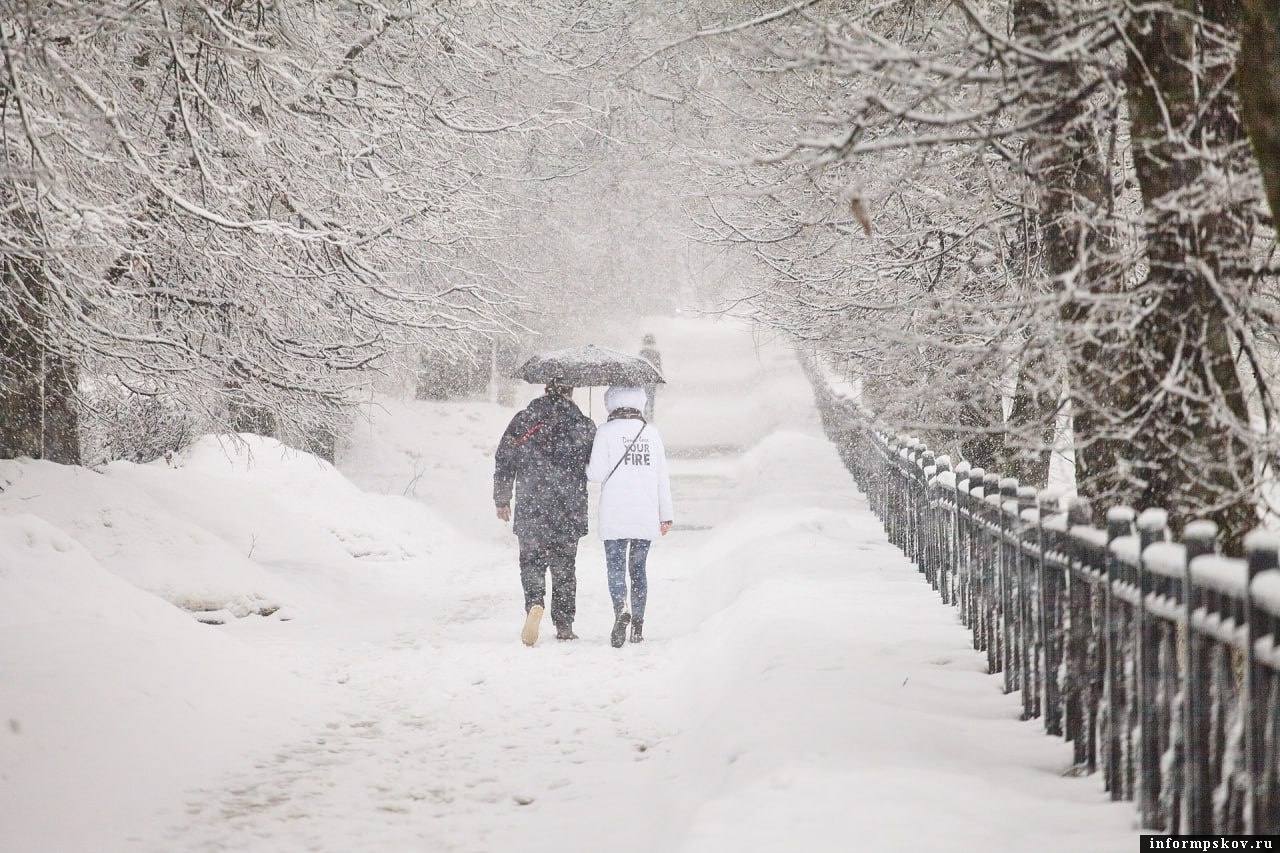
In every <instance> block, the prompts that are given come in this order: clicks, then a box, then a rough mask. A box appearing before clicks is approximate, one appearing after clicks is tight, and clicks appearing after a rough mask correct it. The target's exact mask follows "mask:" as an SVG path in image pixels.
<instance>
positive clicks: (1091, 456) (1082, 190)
mask: <svg viewBox="0 0 1280 853" xmlns="http://www.w3.org/2000/svg"><path fill="white" fill-rule="evenodd" d="M1012 16H1013V28H1014V32H1015V34H1016V35H1017V36H1018V38H1019V39H1021V40H1023V41H1025V42H1027V43H1029V44H1030V45H1032V46H1034V47H1036V48H1037V49H1039V50H1041V51H1043V52H1046V53H1048V52H1052V51H1054V50H1055V49H1056V48H1057V47H1058V46H1059V45H1058V44H1057V42H1058V40H1059V39H1060V38H1061V35H1060V34H1061V33H1063V32H1070V28H1069V26H1067V25H1068V24H1069V23H1070V21H1069V20H1068V13H1067V12H1066V11H1065V10H1064V6H1063V4H1062V2H1061V0H1015V2H1014V3H1013V6H1012ZM1083 72H1084V69H1083V68H1082V67H1081V66H1080V65H1078V64H1075V65H1073V64H1066V63H1063V64H1060V65H1056V66H1052V67H1051V68H1049V69H1047V70H1046V72H1045V73H1044V76H1043V77H1042V78H1041V79H1040V81H1039V87H1038V89H1037V90H1036V94H1035V95H1033V97H1032V98H1031V99H1030V104H1029V110H1028V112H1030V113H1040V114H1044V115H1046V116H1047V118H1046V119H1045V121H1044V122H1043V123H1042V125H1041V126H1040V127H1038V128H1037V129H1036V130H1035V131H1034V132H1033V133H1032V134H1031V135H1030V136H1029V137H1028V140H1027V145H1026V151H1025V158H1026V159H1025V167H1026V170H1027V173H1028V177H1029V179H1030V181H1031V183H1032V185H1033V187H1034V190H1035V192H1036V199H1035V201H1036V206H1037V208H1038V212H1039V217H1038V218H1039V223H1038V224H1039V228H1040V232H1041V236H1040V245H1041V246H1042V247H1043V249H1042V253H1041V264H1042V266H1043V273H1044V274H1045V275H1046V276H1047V277H1048V279H1049V280H1050V281H1051V282H1052V286H1053V287H1055V288H1058V289H1062V290H1068V291H1071V292H1082V293H1085V294H1103V293H1109V292H1111V293H1114V292H1116V291H1118V290H1119V289H1120V288H1121V287H1122V286H1123V285H1122V277H1121V276H1120V275H1119V273H1118V272H1117V270H1116V269H1115V268H1114V264H1113V263H1112V262H1110V261H1109V260H1108V256H1109V255H1110V250H1111V249H1112V247H1113V245H1114V244H1115V242H1116V238H1115V233H1114V227H1113V226H1112V222H1113V221H1114V220H1113V217H1112V214H1111V213H1110V206H1111V188H1110V185H1109V183H1108V180H1107V169H1106V163H1105V159H1104V156H1103V152H1102V151H1101V150H1100V149H1099V147H1098V143H1097V140H1096V138H1095V134H1094V129H1095V128H1094V122H1095V119H1094V118H1093V116H1092V115H1090V113H1089V111H1088V107H1089V104H1088V102H1087V100H1086V99H1084V98H1082V97H1078V96H1077V93H1079V92H1081V91H1083V90H1084V89H1085V88H1086V86H1085V84H1086V80H1085V79H1084V76H1083ZM1058 321H1059V324H1060V327H1061V331H1062V334H1063V336H1064V340H1063V348H1064V349H1065V351H1066V358H1067V364H1066V383H1065V384H1066V386H1067V393H1068V397H1069V400H1070V404H1071V406H1070V408H1071V414H1072V432H1073V435H1074V446H1075V460H1076V472H1075V473H1076V488H1077V491H1079V493H1080V494H1081V495H1084V496H1087V497H1089V498H1091V499H1092V503H1093V505H1094V506H1095V508H1096V509H1097V511H1098V512H1100V513H1101V512H1105V509H1106V507H1107V506H1108V505H1109V504H1110V503H1114V502H1120V501H1124V500H1126V498H1127V497H1128V496H1127V495H1126V489H1125V483H1126V480H1127V478H1126V474H1125V464H1124V440H1123V424H1122V420H1123V412H1124V411H1125V409H1126V408H1127V407H1126V405H1125V402H1126V400H1127V398H1128V396H1129V394H1128V392H1127V388H1128V386H1129V382H1128V381H1127V380H1126V379H1125V378H1124V377H1117V376H1116V373H1115V370H1114V365H1115V358H1114V354H1115V351H1116V350H1117V349H1118V348H1119V341H1118V340H1117V332H1116V326H1115V324H1113V323H1112V321H1111V318H1110V317H1109V316H1108V315H1107V312H1106V311H1105V310H1104V309H1102V308H1099V307H1097V306H1096V305H1094V304H1093V300H1091V299H1089V298H1088V297H1087V296H1086V297H1085V298H1083V299H1078V300H1070V301H1067V302H1065V303H1064V304H1063V306H1062V308H1061V310H1060V312H1059V316H1058ZM1117 379H1120V380H1121V381H1117ZM1036 383H1038V387H1034V388H1033V389H1032V390H1031V391H1029V392H1023V391H1021V389H1022V387H1023V386H1028V385H1031V386H1034V385H1036ZM1061 384H1062V380H1061V378H1060V374H1058V373H1057V372H1056V371H1049V370H1045V369H1034V367H1033V369H1026V368H1024V369H1023V371H1022V377H1021V381H1020V382H1019V388H1020V395H1019V396H1020V397H1026V398H1027V399H1026V400H1024V401H1020V399H1019V398H1015V401H1014V410H1013V412H1012V413H1011V415H1010V421H1011V426H1021V428H1022V429H1023V430H1024V431H1025V430H1027V429H1028V425H1029V424H1030V422H1031V419H1033V418H1035V417H1039V418H1041V419H1044V420H1045V422H1042V423H1040V424H1039V425H1038V429H1039V430H1040V434H1041V435H1042V436H1045V437H1046V438H1047V439H1048V440H1052V437H1053V433H1054V426H1055V424H1054V422H1053V419H1056V418H1057V416H1058V413H1059V411H1060V406H1059V401H1058V394H1059V393H1060V386H1061ZM1037 398H1038V399H1037ZM1020 402H1021V405H1020ZM1046 444H1047V442H1046ZM1023 457H1024V458H1023V461H1024V464H1023V465H1022V466H1021V469H1022V473H1021V474H1019V477H1020V478H1022V477H1026V476H1028V475H1029V474H1031V473H1032V472H1038V471H1039V470H1040V468H1041V467H1043V469H1044V474H1042V475H1041V476H1042V477H1043V476H1047V467H1048V452H1045V453H1044V454H1043V456H1042V460H1043V461H1042V462H1038V463H1033V462H1031V461H1030V460H1027V459H1026V458H1025V454H1023ZM1038 479H1039V478H1037V480H1038ZM1032 482H1035V481H1032Z"/></svg>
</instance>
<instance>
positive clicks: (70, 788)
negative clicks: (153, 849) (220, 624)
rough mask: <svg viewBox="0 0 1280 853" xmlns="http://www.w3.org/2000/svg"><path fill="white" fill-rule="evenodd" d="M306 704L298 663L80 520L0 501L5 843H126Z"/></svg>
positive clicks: (83, 846) (62, 846) (31, 847)
mask: <svg viewBox="0 0 1280 853" xmlns="http://www.w3.org/2000/svg"><path fill="white" fill-rule="evenodd" d="M42 473H47V472H42ZM68 497H73V495H68ZM308 704H309V701H308V695H307V694H306V693H305V691H304V690H303V689H302V687H301V685H300V683H299V682H298V681H297V680H296V679H294V678H293V677H292V676H290V675H289V674H288V673H287V672H283V671H279V670H277V669H275V668H274V667H272V666H270V665H269V664H267V663H264V662H263V661H262V660H261V656H260V655H257V654H255V653H254V652H253V651H252V650H250V649H249V648H246V647H244V646H243V645H241V644H240V643H238V642H237V641H235V640H234V639H232V638H229V637H227V636H225V635H222V634H221V633H219V632H218V631H216V630H214V629H212V628H210V627H208V626H205V625H201V624H199V623H198V622H196V621H195V620H193V619H191V618H190V617H189V616H187V615H186V614H184V613H182V612H181V611H179V610H177V609H176V608H174V607H173V606H171V605H169V604H167V603H165V602H164V601H162V600H160V599H159V598H156V597H155V596H153V595H151V594H150V593H147V592H144V591H142V590H140V589H138V588H136V587H134V586H133V585H131V584H129V583H127V582H125V581H123V580H121V579H120V578H118V577H116V576H115V574H113V573H112V572H110V571H108V570H107V569H105V568H104V567H103V566H102V565H101V564H100V563H99V562H98V561H97V560H95V559H94V558H93V556H92V555H91V554H90V553H89V552H88V550H86V548H85V547H84V546H83V545H81V544H80V543H79V542H77V541H76V540H75V539H73V538H72V537H71V536H70V535H69V534H68V533H66V532H63V531H61V530H58V529H57V528H55V527H54V526H53V525H51V524H49V523H48V522H47V521H45V520H42V519H40V518H37V517H36V516H34V515H30V514H13V513H6V514H5V515H3V516H0V849H3V850H13V851H20V850H21V851H45V850H48V851H53V850H67V851H71V850H106V849H115V848H116V845H117V844H118V843H119V842H120V841H121V840H122V839H125V838H127V837H128V836H129V835H130V834H131V833H132V832H134V831H136V830H137V829H138V821H140V820H145V819H146V818H147V817H148V816H149V815H150V814H151V812H152V811H153V810H154V809H155V808H156V807H157V806H159V805H160V804H162V803H168V802H170V801H172V800H173V799H174V798H175V797H176V796H177V792H178V791H179V790H180V789H181V787H184V786H185V785H186V784H187V783H189V782H190V780H191V779H193V778H200V777H201V776H203V775H205V774H207V773H214V772H219V771H223V770H226V769H227V767H228V765H229V764H230V763H231V761H232V760H233V759H232V758H231V757H232V756H235V755H238V754H240V753H241V751H242V750H245V749H246V748H250V747H252V746H253V745H255V744H266V743H273V742H275V741H276V740H278V739H279V738H280V737H282V736H283V735H284V734H285V733H286V731H287V730H288V727H289V726H290V725H291V721H292V719H293V716H292V714H291V713H290V710H289V709H294V708H305V707H307V705H308Z"/></svg>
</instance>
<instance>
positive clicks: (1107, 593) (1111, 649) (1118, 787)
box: [1102, 506, 1134, 800]
mask: <svg viewBox="0 0 1280 853" xmlns="http://www.w3.org/2000/svg"><path fill="white" fill-rule="evenodd" d="M1133 519H1134V512H1133V510H1132V509H1130V508H1129V507H1127V506H1118V507H1112V508H1111V509H1110V510H1108V511H1107V553H1106V555H1105V559H1104V560H1103V571H1104V572H1105V573H1106V578H1105V582H1104V583H1103V621H1104V622H1105V623H1106V625H1105V626H1104V629H1103V632H1102V638H1103V642H1104V643H1105V644H1106V647H1105V649H1104V651H1103V660H1104V661H1105V668H1104V674H1103V679H1104V680H1103V688H1102V689H1103V696H1104V697H1105V702H1106V704H1107V724H1106V729H1107V731H1106V755H1107V772H1106V788H1107V790H1108V791H1110V792H1111V799H1113V800H1123V799H1124V791H1125V783H1124V780H1125V776H1124V773H1123V758H1122V756H1123V752H1122V750H1121V732H1122V731H1123V726H1124V720H1123V717H1124V716H1127V715H1123V714H1121V713H1120V707H1121V706H1127V705H1128V699H1129V697H1128V696H1127V695H1126V693H1125V687H1124V653H1123V651H1122V649H1121V644H1120V626H1119V612H1118V610H1117V608H1116V606H1115V601H1114V598H1115V596H1114V595H1113V593H1112V587H1113V586H1114V585H1115V583H1116V571H1115V569H1116V558H1115V556H1114V555H1113V554H1112V553H1111V543H1112V542H1114V541H1116V540H1117V539H1119V538H1120V537H1121V536H1128V535H1129V534H1130V533H1131V532H1132V529H1131V528H1132V525H1133Z"/></svg>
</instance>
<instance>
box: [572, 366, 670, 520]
mask: <svg viewBox="0 0 1280 853" xmlns="http://www.w3.org/2000/svg"><path fill="white" fill-rule="evenodd" d="M604 404H605V408H606V409H608V410H609V411H610V412H613V411H614V410H615V409H618V408H629V409H636V410H637V411H644V404H645V393H644V389H642V388H610V389H609V390H608V392H606V393H605V395H604ZM641 427H643V430H642V429H641ZM637 434H639V436H640V437H639V438H636V435H637ZM633 439H635V441H634V444H633V443H632V440H633ZM628 445H630V448H631V449H630V450H629V451H628V450H627V447H628ZM624 451H625V455H624ZM615 466H616V467H615ZM610 472H613V473H612V475H610ZM587 479H589V480H590V481H591V482H593V483H600V482H604V485H603V486H602V487H601V489H600V525H599V527H600V538H601V539H657V538H658V537H659V536H660V535H661V531H660V530H659V529H658V525H659V523H660V522H663V521H674V520H675V518H674V516H673V514H672V507H671V478H670V476H669V475H668V473H667V453H666V449H665V448H664V447H663V444H662V436H661V435H660V434H659V433H658V430H657V428H656V427H655V426H654V425H653V424H647V423H645V422H644V421H642V420H640V419H638V418H619V419H617V420H612V421H606V422H605V423H603V424H601V425H600V427H599V429H597V430H596V439H595V443H594V444H593V445H592V447H591V462H590V463H589V464H588V465H587ZM606 479H607V482H605V480H606Z"/></svg>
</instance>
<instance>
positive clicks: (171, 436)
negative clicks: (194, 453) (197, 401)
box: [80, 380, 202, 465]
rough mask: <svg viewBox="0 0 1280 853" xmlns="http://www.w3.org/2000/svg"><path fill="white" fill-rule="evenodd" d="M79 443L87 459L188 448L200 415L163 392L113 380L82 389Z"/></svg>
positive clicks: (141, 457)
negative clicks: (150, 392) (138, 390)
mask: <svg viewBox="0 0 1280 853" xmlns="http://www.w3.org/2000/svg"><path fill="white" fill-rule="evenodd" d="M81 395H82V412H81V416H80V443H81V448H82V453H83V457H84V461H85V463H86V464H89V465H101V464H104V463H106V462H111V461H114V460H117V459H124V460H127V461H129V462H150V461H151V460H153V459H160V458H162V457H168V456H171V455H172V454H175V453H178V452H179V451H181V450H183V449H184V448H186V447H187V446H188V445H189V444H190V443H191V442H192V441H193V440H194V439H195V438H196V436H198V435H199V434H200V433H201V432H202V430H201V429H199V427H200V426H201V424H200V419H199V418H198V417H197V416H196V415H194V414H193V413H191V412H190V411H186V410H183V409H181V408H180V407H178V406H177V405H175V404H174V402H173V401H172V399H171V398H169V397H166V396H164V395H148V394H139V393H136V392H134V391H131V390H129V389H128V388H126V387H125V386H124V385H123V384H121V383H120V382H118V381H115V380H104V381H99V382H93V383H89V385H88V387H87V388H82V389H81Z"/></svg>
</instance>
